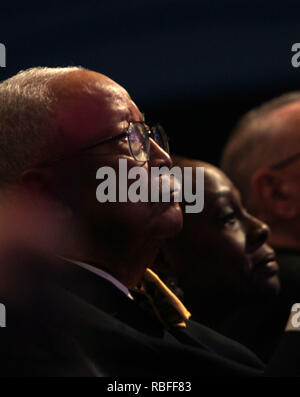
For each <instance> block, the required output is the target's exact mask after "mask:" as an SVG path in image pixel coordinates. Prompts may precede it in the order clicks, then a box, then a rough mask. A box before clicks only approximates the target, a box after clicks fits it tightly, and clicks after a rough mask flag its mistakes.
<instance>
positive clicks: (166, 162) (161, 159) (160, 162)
mask: <svg viewBox="0 0 300 397" xmlns="http://www.w3.org/2000/svg"><path fill="white" fill-rule="evenodd" d="M149 157H150V158H149V166H150V167H163V166H166V167H168V168H171V167H172V165H173V162H172V159H171V157H170V155H169V153H167V152H166V151H165V150H164V149H163V148H162V147H161V146H159V144H158V143H156V142H155V141H154V140H153V139H152V138H150V156H149Z"/></svg>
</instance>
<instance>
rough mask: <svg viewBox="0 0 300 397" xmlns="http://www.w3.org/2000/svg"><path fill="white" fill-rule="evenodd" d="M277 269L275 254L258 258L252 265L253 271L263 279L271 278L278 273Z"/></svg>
mask: <svg viewBox="0 0 300 397" xmlns="http://www.w3.org/2000/svg"><path fill="white" fill-rule="evenodd" d="M278 270H279V267H278V263H277V261H276V256H275V254H268V255H265V256H263V257H260V258H258V259H257V260H255V261H254V263H253V271H254V272H255V273H259V274H261V275H263V276H265V277H272V276H274V275H275V274H277V273H278Z"/></svg>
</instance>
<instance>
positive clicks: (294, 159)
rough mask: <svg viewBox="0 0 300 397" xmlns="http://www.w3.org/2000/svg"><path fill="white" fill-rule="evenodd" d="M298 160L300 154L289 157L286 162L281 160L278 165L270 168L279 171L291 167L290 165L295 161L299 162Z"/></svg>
mask: <svg viewBox="0 0 300 397" xmlns="http://www.w3.org/2000/svg"><path fill="white" fill-rule="evenodd" d="M298 158H300V153H299V152H298V153H295V154H293V155H292V156H290V157H287V158H286V159H284V160H281V161H280V162H278V163H276V164H272V165H271V166H270V168H272V169H273V170H278V169H280V168H283V167H286V166H287V165H289V164H290V163H293V162H294V161H296V160H298Z"/></svg>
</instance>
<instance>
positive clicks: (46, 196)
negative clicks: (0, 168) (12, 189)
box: [19, 168, 71, 217]
mask: <svg viewBox="0 0 300 397" xmlns="http://www.w3.org/2000/svg"><path fill="white" fill-rule="evenodd" d="M19 185H20V186H21V189H22V191H23V193H24V194H25V197H27V198H29V199H30V201H31V203H32V204H33V205H36V206H38V207H39V208H42V207H43V206H44V207H45V208H47V210H48V211H49V210H50V211H54V212H55V214H56V215H60V216H64V217H66V216H67V217H70V215H71V214H70V213H71V211H70V208H69V207H68V206H66V205H65V204H64V202H63V200H62V198H61V192H60V189H59V185H58V183H57V180H56V179H55V177H54V175H53V172H51V170H50V169H48V168H31V169H29V170H26V171H24V172H23V173H22V175H21V176H20V178H19Z"/></svg>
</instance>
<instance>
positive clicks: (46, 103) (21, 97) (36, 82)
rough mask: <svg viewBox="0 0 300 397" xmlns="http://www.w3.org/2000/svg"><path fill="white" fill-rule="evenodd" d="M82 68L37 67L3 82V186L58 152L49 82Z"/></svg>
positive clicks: (0, 166) (0, 105)
mask: <svg viewBox="0 0 300 397" xmlns="http://www.w3.org/2000/svg"><path fill="white" fill-rule="evenodd" d="M82 69H83V68H81V67H59V68H48V67H35V68H31V69H27V70H22V71H20V72H19V73H18V74H16V75H15V76H13V77H11V78H9V79H7V80H4V81H3V82H1V83H0V185H3V184H5V183H9V182H11V181H13V180H14V179H15V178H16V177H18V175H20V173H21V172H22V171H23V170H25V169H26V168H29V167H30V166H33V165H34V164H36V163H38V162H41V161H47V160H51V157H53V154H54V153H55V150H57V147H58V142H57V134H55V131H56V130H57V125H56V123H55V120H56V114H57V110H58V107H57V103H58V98H57V95H55V93H54V91H53V90H52V89H51V86H50V84H49V83H51V82H52V81H54V80H55V79H57V78H58V77H61V76H62V75H63V74H66V73H69V72H72V71H78V70H82Z"/></svg>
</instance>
